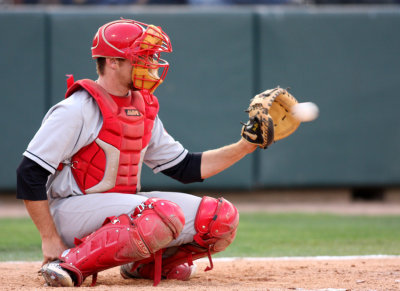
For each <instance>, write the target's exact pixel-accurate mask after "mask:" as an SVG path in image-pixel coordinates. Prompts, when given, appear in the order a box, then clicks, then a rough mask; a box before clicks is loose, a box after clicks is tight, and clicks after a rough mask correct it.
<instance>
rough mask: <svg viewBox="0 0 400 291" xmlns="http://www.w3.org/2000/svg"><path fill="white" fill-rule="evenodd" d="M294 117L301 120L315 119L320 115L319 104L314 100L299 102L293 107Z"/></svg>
mask: <svg viewBox="0 0 400 291" xmlns="http://www.w3.org/2000/svg"><path fill="white" fill-rule="evenodd" d="M291 111H292V115H293V117H294V118H296V119H297V120H299V121H301V122H309V121H313V120H315V119H316V118H317V117H318V115H319V109H318V106H317V105H316V104H315V103H313V102H303V103H298V104H296V105H294V106H292V108H291Z"/></svg>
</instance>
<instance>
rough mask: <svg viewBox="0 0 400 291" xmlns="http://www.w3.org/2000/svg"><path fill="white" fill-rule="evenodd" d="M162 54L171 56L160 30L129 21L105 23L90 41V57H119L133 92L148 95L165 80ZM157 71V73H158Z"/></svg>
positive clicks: (166, 70) (166, 69) (164, 36)
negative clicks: (125, 62)
mask: <svg viewBox="0 0 400 291" xmlns="http://www.w3.org/2000/svg"><path fill="white" fill-rule="evenodd" d="M162 52H172V47H171V42H170V40H169V37H168V36H167V35H166V34H165V33H164V32H163V31H162V29H161V28H160V27H156V26H154V25H148V24H145V23H141V22H137V21H134V20H129V19H121V20H117V21H113V22H110V23H107V24H105V25H103V26H102V27H100V28H99V30H98V32H97V33H96V35H95V37H94V39H93V46H92V57H93V58H98V57H119V58H124V59H128V60H129V61H130V62H131V63H132V65H133V70H132V81H133V85H134V87H135V88H137V89H140V90H142V89H147V90H149V91H150V92H151V93H153V92H154V90H155V89H156V88H157V87H158V86H159V85H160V84H161V83H162V82H163V80H164V79H165V77H166V75H167V72H168V68H169V64H168V62H167V61H165V60H163V59H161V57H160V56H161V53H162ZM159 70H161V73H159Z"/></svg>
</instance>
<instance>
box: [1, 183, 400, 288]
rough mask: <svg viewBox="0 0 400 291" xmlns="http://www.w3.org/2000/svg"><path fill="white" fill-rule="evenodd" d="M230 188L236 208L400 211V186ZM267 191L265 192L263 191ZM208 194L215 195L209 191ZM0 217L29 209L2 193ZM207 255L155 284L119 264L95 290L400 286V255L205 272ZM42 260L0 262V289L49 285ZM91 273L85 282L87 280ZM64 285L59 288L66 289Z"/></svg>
mask: <svg viewBox="0 0 400 291" xmlns="http://www.w3.org/2000/svg"><path fill="white" fill-rule="evenodd" d="M259 194H260V193H241V194H239V193H233V194H226V193H223V196H224V197H225V198H227V199H228V200H230V201H232V202H233V203H234V204H235V205H236V206H237V208H238V209H239V212H246V211H267V212H275V213H276V212H307V213H317V212H319V213H321V212H322V213H336V214H346V215H358V214H364V215H381V214H390V215H400V191H398V190H391V191H387V192H386V193H385V199H384V200H382V201H368V202H366V201H357V202H354V201H351V199H350V195H349V192H348V191H347V190H332V191H325V192H324V193H323V194H324V195H321V192H320V191H319V190H312V191H310V190H303V191H300V193H293V192H288V191H275V192H271V193H268V195H259ZM263 194H265V193H263ZM209 195H212V196H218V194H215V195H214V194H213V193H210V194H209ZM0 216H1V217H20V216H27V213H26V211H25V209H24V207H23V204H22V203H20V202H17V203H16V202H15V200H14V199H13V198H12V197H11V198H10V197H8V196H7V197H4V196H0ZM207 264H208V261H206V260H199V261H197V265H198V272H197V275H196V276H195V277H194V278H192V279H191V280H190V281H186V282H182V281H176V280H165V281H162V282H161V283H160V285H159V286H158V287H157V289H153V288H154V287H152V282H150V281H148V280H124V279H122V278H121V276H120V275H119V270H118V268H113V269H110V270H107V271H104V272H102V273H100V274H99V277H98V283H97V285H96V286H95V287H91V288H93V290H132V289H136V290H174V291H180V290H192V291H197V290H202V291H203V290H204V291H207V290H319V291H321V290H326V291H328V290H329V291H333V290H400V257H399V256H391V257H385V256H372V257H354V258H351V257H342V258H340V257H334V258H325V257H321V258H259V259H245V258H237V259H229V260H223V259H218V260H214V269H213V270H212V271H209V272H203V270H204V268H205V267H206V265H207ZM39 268H40V262H29V263H24V262H2V263H0V290H53V289H55V288H50V287H44V286H43V285H44V280H43V279H42V277H41V276H40V275H38V274H37V270H38V269H39ZM90 281H91V280H90V278H88V279H87V280H86V281H85V282H84V285H83V286H84V287H88V286H89V284H90ZM64 289H68V288H57V290H64Z"/></svg>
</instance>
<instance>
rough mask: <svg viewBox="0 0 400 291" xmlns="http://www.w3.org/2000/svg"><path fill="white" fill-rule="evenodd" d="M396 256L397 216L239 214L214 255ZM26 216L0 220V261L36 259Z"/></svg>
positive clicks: (399, 248) (36, 242)
mask: <svg viewBox="0 0 400 291" xmlns="http://www.w3.org/2000/svg"><path fill="white" fill-rule="evenodd" d="M372 254H386V255H400V216H340V215H327V214H267V213H243V214H241V216H240V224H239V229H238V233H237V236H236V239H235V241H234V242H233V243H232V245H230V246H229V247H228V248H227V249H226V250H225V251H224V252H222V253H220V254H217V255H216V257H242V256H248V257H276V256H325V255H326V256H344V255H372ZM41 258H42V255H41V242H40V236H39V233H38V231H37V230H36V228H35V226H34V224H33V223H32V221H31V220H30V219H29V218H18V219H0V261H18V260H23V261H27V260H28V261H29V260H41Z"/></svg>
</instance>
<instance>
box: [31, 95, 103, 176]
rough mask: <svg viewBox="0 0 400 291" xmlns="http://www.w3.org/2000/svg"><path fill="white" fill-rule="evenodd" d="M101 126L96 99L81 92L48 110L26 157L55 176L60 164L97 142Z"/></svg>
mask: <svg viewBox="0 0 400 291" xmlns="http://www.w3.org/2000/svg"><path fill="white" fill-rule="evenodd" d="M101 124H102V119H101V114H100V110H99V108H98V106H97V104H95V101H94V100H93V98H91V97H90V96H89V95H88V94H87V93H86V91H78V92H76V93H74V94H73V95H71V96H70V97H69V98H68V99H65V100H63V101H61V102H60V103H58V104H56V105H55V106H53V107H52V108H51V109H50V110H49V112H48V113H47V114H46V116H45V117H44V119H43V122H42V125H41V126H40V128H39V130H38V131H37V133H36V134H35V136H34V137H33V139H32V140H31V142H30V143H29V145H28V148H27V149H26V151H25V152H24V154H23V155H24V156H25V157H27V158H29V159H31V160H32V161H34V162H36V163H37V164H39V165H40V166H42V167H43V168H44V169H46V170H47V171H49V172H50V173H52V174H54V173H55V171H56V169H57V167H58V165H59V164H60V162H62V161H64V160H67V159H69V158H70V157H71V156H73V155H74V154H75V153H76V152H77V151H78V150H79V149H80V148H82V147H83V146H85V145H87V144H89V143H90V142H92V141H93V140H94V139H95V137H96V136H97V133H98V131H99V130H100V128H101ZM96 131H97V132H96Z"/></svg>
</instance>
